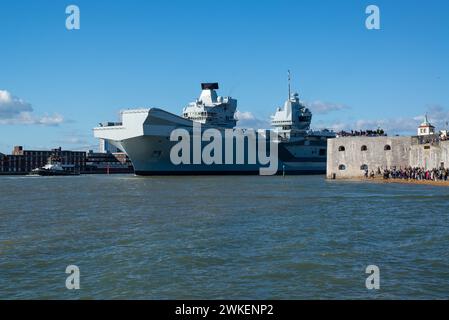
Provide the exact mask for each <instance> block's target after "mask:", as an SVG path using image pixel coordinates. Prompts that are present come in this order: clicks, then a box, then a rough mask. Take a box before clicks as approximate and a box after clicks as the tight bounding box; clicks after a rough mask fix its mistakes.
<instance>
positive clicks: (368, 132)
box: [337, 128, 387, 137]
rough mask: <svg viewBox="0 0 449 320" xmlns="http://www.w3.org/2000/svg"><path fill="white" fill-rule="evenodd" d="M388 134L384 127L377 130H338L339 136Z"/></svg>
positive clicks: (378, 135)
mask: <svg viewBox="0 0 449 320" xmlns="http://www.w3.org/2000/svg"><path fill="white" fill-rule="evenodd" d="M386 135H387V134H386V133H385V131H384V130H383V129H380V128H379V129H377V130H360V131H357V130H351V131H344V130H342V131H340V132H337V136H338V137H380V136H386Z"/></svg>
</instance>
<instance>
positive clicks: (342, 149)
mask: <svg viewBox="0 0 449 320" xmlns="http://www.w3.org/2000/svg"><path fill="white" fill-rule="evenodd" d="M345 150H346V149H345V147H343V146H339V147H338V151H345Z"/></svg>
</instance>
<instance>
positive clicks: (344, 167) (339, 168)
mask: <svg viewBox="0 0 449 320" xmlns="http://www.w3.org/2000/svg"><path fill="white" fill-rule="evenodd" d="M338 170H346V166H345V165H344V164H341V165H339V166H338Z"/></svg>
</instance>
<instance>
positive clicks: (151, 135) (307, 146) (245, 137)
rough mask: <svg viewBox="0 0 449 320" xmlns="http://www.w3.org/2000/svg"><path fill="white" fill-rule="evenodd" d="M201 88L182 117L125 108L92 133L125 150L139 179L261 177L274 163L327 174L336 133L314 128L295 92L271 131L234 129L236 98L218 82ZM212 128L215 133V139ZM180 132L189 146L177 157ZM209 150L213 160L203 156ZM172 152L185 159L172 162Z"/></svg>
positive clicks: (284, 169)
mask: <svg viewBox="0 0 449 320" xmlns="http://www.w3.org/2000/svg"><path fill="white" fill-rule="evenodd" d="M201 88H202V91H201V95H200V97H199V98H198V99H196V101H194V102H192V103H189V104H188V105H187V106H186V107H185V108H184V109H183V113H182V115H181V116H178V115H175V114H173V113H170V112H167V111H164V110H162V109H159V108H146V109H132V110H125V111H122V112H121V114H120V116H121V121H120V122H106V123H102V124H100V126H99V127H96V128H94V135H95V137H97V138H100V139H104V140H107V141H108V142H109V143H111V144H112V145H114V146H116V147H117V148H119V149H120V150H122V151H123V152H126V153H127V154H128V156H129V158H130V159H131V161H132V163H133V165H134V170H135V174H137V175H201V174H216V175H219V174H248V175H249V174H260V172H261V169H263V168H267V167H269V166H270V165H271V166H273V163H275V169H274V170H272V171H271V172H272V174H275V173H278V174H279V173H280V174H324V173H325V172H326V155H327V150H326V149H327V139H328V138H332V137H334V136H335V134H334V133H333V132H331V131H329V130H320V131H313V130H311V129H310V123H311V120H312V113H311V112H310V110H309V109H308V108H307V107H306V106H305V105H304V104H303V103H301V102H300V100H299V95H298V94H297V93H295V94H290V90H289V98H288V99H287V101H286V102H285V104H284V106H283V107H279V108H278V109H277V110H276V112H275V114H274V115H273V116H272V121H271V125H272V126H273V127H274V128H273V129H272V130H260V129H258V130H257V131H255V130H252V129H249V128H246V129H245V128H236V125H237V121H238V119H237V117H236V110H237V100H236V99H233V98H231V97H221V96H218V95H217V92H216V90H218V83H203V84H201ZM208 129H215V130H214V131H212V132H214V133H215V134H214V135H212V136H213V137H212V138H211V137H210V136H211V134H209V132H211V130H208ZM180 130H181V131H183V132H187V133H188V135H187V136H186V137H184V139H185V140H188V141H184V142H185V143H188V144H189V145H190V147H189V149H187V150H182V151H180V152H179V154H178V149H179V144H180V143H181V142H180V141H181V140H182V138H181V137H177V136H176V135H175V138H174V132H179V131H180ZM218 134H221V135H219V136H220V137H221V138H217V137H218ZM217 139H222V141H217ZM227 139H228V141H225V140H227ZM229 139H232V140H231V145H232V147H230V148H229V146H230V144H229ZM262 140H263V141H262ZM252 142H254V143H252ZM212 143H213V144H214V146H215V149H214V148H212V149H213V150H211V147H210V145H211V144H212ZM208 146H209V147H208ZM173 148H176V150H177V151H176V152H174V149H173ZM206 151H207V152H211V154H209V158H212V159H215V161H213V162H211V161H210V160H209V161H208V160H205V159H204V157H201V154H203V155H204V153H205V152H206ZM261 152H262V153H266V154H267V155H270V153H271V156H275V157H276V159H275V160H276V161H275V162H274V161H270V162H271V163H267V161H265V162H264V161H262V160H261V158H263V157H257V156H256V155H254V154H253V153H259V155H260V153H261ZM182 153H184V154H182ZM198 153H199V155H198ZM174 154H176V157H178V158H179V157H181V158H183V159H187V161H184V162H179V161H173V156H174ZM217 159H218V160H217ZM189 160H190V161H189ZM271 160H273V159H271Z"/></svg>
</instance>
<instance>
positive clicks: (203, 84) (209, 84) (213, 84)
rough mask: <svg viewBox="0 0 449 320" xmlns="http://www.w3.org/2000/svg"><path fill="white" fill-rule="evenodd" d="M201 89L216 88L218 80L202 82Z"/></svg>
mask: <svg viewBox="0 0 449 320" xmlns="http://www.w3.org/2000/svg"><path fill="white" fill-rule="evenodd" d="M201 89H202V90H218V82H211V83H202V84H201Z"/></svg>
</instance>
